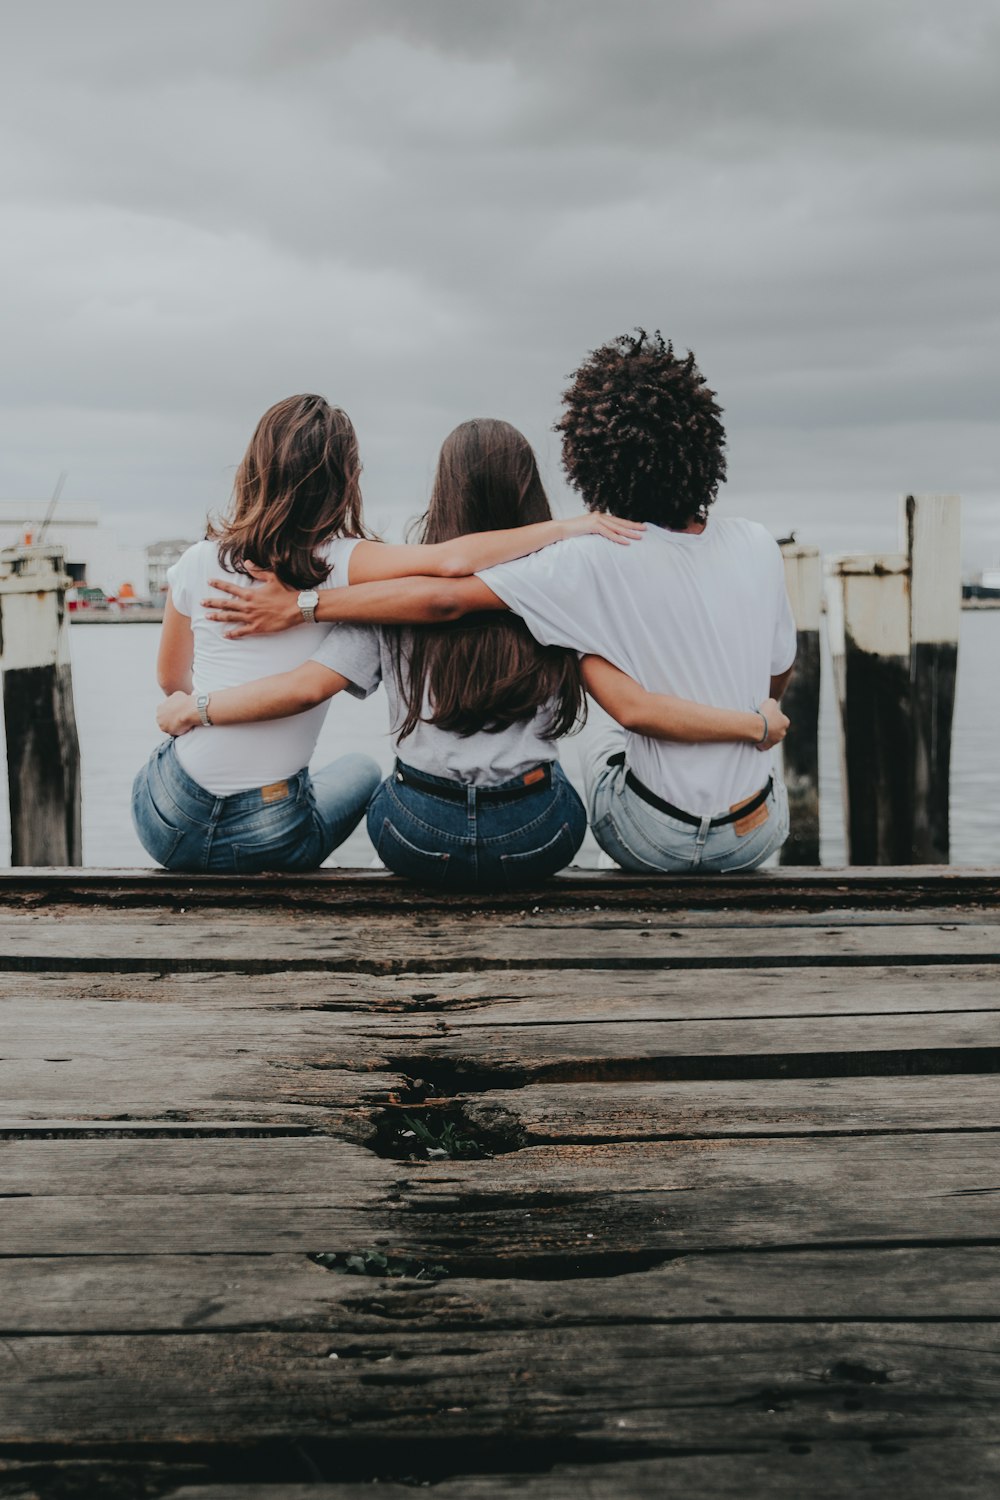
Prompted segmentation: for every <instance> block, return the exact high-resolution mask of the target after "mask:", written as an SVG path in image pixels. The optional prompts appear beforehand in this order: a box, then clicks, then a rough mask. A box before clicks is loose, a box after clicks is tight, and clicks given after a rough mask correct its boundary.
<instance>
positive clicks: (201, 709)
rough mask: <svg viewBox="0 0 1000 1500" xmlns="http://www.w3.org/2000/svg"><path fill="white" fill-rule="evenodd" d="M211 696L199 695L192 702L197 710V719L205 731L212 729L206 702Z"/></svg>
mask: <svg viewBox="0 0 1000 1500" xmlns="http://www.w3.org/2000/svg"><path fill="white" fill-rule="evenodd" d="M211 696H212V695H211V693H199V694H198V696H197V698H196V699H195V701H194V706H195V708H196V709H197V710H198V717H199V719H200V720H201V722H202V723H203V724H204V726H205V728H206V729H211V727H212V721H211V719H210V718H209V717H208V701H209V699H210V697H211Z"/></svg>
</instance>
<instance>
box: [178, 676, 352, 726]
mask: <svg viewBox="0 0 1000 1500" xmlns="http://www.w3.org/2000/svg"><path fill="white" fill-rule="evenodd" d="M346 686H347V680H346V678H344V677H341V676H340V674H339V673H338V672H334V671H331V670H330V668H328V667H323V666H321V665H320V663H319V662H313V661H308V662H305V663H304V664H303V665H302V666H301V667H296V669H295V671H294V672H283V673H281V674H280V675H278V676H274V677H260V678H258V679H257V681H256V682H248V683H244V684H242V685H241V686H240V687H231V688H220V689H218V690H217V691H216V692H214V693H209V694H208V704H207V712H208V716H209V722H210V723H211V724H213V725H217V724H252V723H257V722H259V721H261V720H264V719H287V718H290V717H291V716H292V715H293V714H300V713H304V712H305V710H306V709H307V708H313V707H315V705H316V704H317V703H323V702H325V701H326V699H327V698H330V697H332V696H333V694H334V693H337V692H339V691H340V690H341V689H342V688H344V687H346ZM156 718H157V722H158V724H159V726H160V728H161V729H162V730H163V731H164V732H165V733H166V734H172V735H180V734H187V732H188V730H190V729H197V728H198V725H199V724H201V723H202V722H203V720H202V717H201V714H200V713H199V712H198V703H197V699H196V698H195V695H194V694H193V693H183V692H178V693H174V694H173V695H172V696H171V697H170V698H168V699H167V701H166V702H165V703H163V704H161V705H160V708H159V710H158V711H157V715H156Z"/></svg>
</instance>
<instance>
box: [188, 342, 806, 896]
mask: <svg viewBox="0 0 1000 1500" xmlns="http://www.w3.org/2000/svg"><path fill="white" fill-rule="evenodd" d="M563 400H564V408H565V409H564V413H563V416H562V418H561V419H560V421H559V422H558V423H557V426H556V430H557V431H559V432H561V433H562V442H563V463H564V466H565V470H566V473H567V476H568V477H569V480H570V482H571V484H572V485H573V486H574V487H575V488H576V489H577V490H578V491H579V492H580V494H581V495H582V497H583V501H584V504H585V505H586V506H587V509H588V510H591V511H595V512H599V511H604V510H610V511H611V512H613V513H614V514H615V515H617V516H619V517H620V518H622V520H623V521H633V522H641V523H643V526H644V529H643V530H642V534H641V537H639V538H636V539H633V540H632V544H631V545H630V546H626V547H613V546H612V547H609V546H607V545H606V544H605V543H604V541H603V540H602V539H601V538H599V537H593V536H576V537H573V538H570V539H568V540H564V541H559V542H556V543H555V544H554V545H552V546H549V547H546V548H545V549H544V550H543V551H538V552H535V553H533V554H532V555H531V556H526V557H522V558H519V559H518V560H517V561H510V562H504V563H502V564H499V565H497V566H492V567H489V568H486V569H483V570H480V571H479V572H478V573H477V576H476V577H474V578H461V579H444V580H441V579H418V578H411V579H407V580H402V581H397V582H394V583H389V584H368V585H359V586H358V587H357V588H354V587H352V588H350V589H348V590H337V591H331V593H329V594H327V595H325V596H323V597H324V601H325V602H324V612H323V616H322V618H324V619H331V620H333V619H352V620H355V621H357V620H370V621H379V622H381V623H390V624H391V623H418V622H425V623H427V622H430V623H438V624H439V623H441V622H443V621H448V620H455V619H459V618H460V617H462V616H464V615H466V614H469V613H473V612H477V613H478V612H482V611H488V610H498V609H509V610H511V611H512V612H513V613H514V614H517V615H520V616H521V618H522V619H523V620H524V622H525V623H526V625H527V626H528V629H529V630H530V631H531V634H532V635H533V636H534V637H535V639H536V640H537V641H538V642H539V644H540V645H543V646H558V647H563V648H567V649H569V650H572V651H575V652H578V653H580V655H581V656H582V658H583V660H582V663H581V666H582V672H583V680H584V684H585V686H586V688H587V691H588V693H589V694H590V696H591V698H592V699H594V700H595V701H596V702H597V703H598V704H599V705H600V706H601V708H603V709H605V710H607V714H608V715H610V716H611V717H609V718H606V719H605V720H604V722H603V723H602V726H601V727H600V728H598V729H597V730H596V732H595V730H594V728H593V727H592V726H591V730H590V745H589V748H588V752H587V755H586V757H585V776H586V783H587V785H586V797H587V811H588V816H589V819H590V825H591V828H592V829H593V832H594V835H595V837H596V839H597V841H598V843H599V844H600V845H601V847H602V849H603V850H604V851H605V852H606V853H607V854H608V855H610V856H611V858H612V859H613V860H615V861H616V862H617V863H618V864H619V865H621V866H623V867H624V868H625V869H627V870H632V871H637V872H641V873H651V872H656V871H663V872H673V873H681V872H686V871H694V870H699V871H735V870H752V869H755V868H757V866H759V865H760V864H762V863H763V862H764V861H765V860H766V859H768V858H769V857H770V856H771V855H772V854H773V853H774V852H775V851H776V850H777V849H778V848H780V846H781V844H782V843H783V842H784V840H785V838H787V836H788V801H787V797H786V794H785V789H784V786H783V785H782V783H781V780H780V777H779V776H778V775H777V774H776V771H775V768H774V767H773V766H772V764H771V754H770V752H771V749H772V747H773V745H774V744H775V743H777V742H778V741H779V740H780V739H781V738H783V736H784V732H785V729H786V728H787V723H788V721H787V719H786V718H785V716H784V715H783V714H782V713H781V711H780V709H779V707H778V704H777V701H776V700H777V699H779V698H780V696H781V693H782V692H783V690H784V687H785V685H786V683H787V681H788V678H789V676H790V674H791V670H792V664H793V661H794V657H795V645H796V632H795V623H794V620H793V619H792V613H791V609H790V606H789V603H788V597H787V594H786V591H785V582H784V568H783V564H782V560H781V554H780V552H779V550H778V547H777V544H776V543H775V541H774V539H773V537H772V536H771V535H770V533H769V532H768V531H767V530H766V529H765V528H764V527H763V526H761V525H760V524H759V523H757V522H755V521H750V520H742V519H737V518H733V517H728V516H726V517H721V516H716V515H713V514H711V506H712V503H713V501H714V500H715V498H716V493H717V490H718V487H719V485H720V483H721V482H722V481H723V480H724V479H725V477H726V459H725V429H724V428H723V425H722V422H721V416H722V412H721V408H720V407H719V405H718V403H717V402H716V399H715V393H714V391H712V390H710V389H709V387H708V386H707V385H706V383H705V378H704V376H703V375H702V374H701V372H700V370H699V369H698V367H697V365H696V363H695V359H694V355H693V354H691V353H688V354H687V355H686V356H685V357H683V358H682V357H680V356H679V355H677V354H675V353H674V349H673V345H672V344H671V343H668V342H665V341H664V339H663V338H662V336H661V335H660V334H659V333H655V334H654V335H653V336H652V337H649V336H648V335H647V334H646V333H645V332H644V331H643V330H641V329H639V330H637V332H636V334H635V335H634V336H624V337H621V338H616V339H613V340H612V341H611V342H610V343H608V344H604V345H602V347H601V348H599V349H595V350H594V351H593V352H592V353H591V354H590V355H588V357H587V358H586V359H585V360H584V362H583V364H582V365H581V366H580V368H579V369H578V370H577V372H576V374H575V375H574V376H573V377H572V383H571V384H570V386H569V388H568V389H567V390H566V392H565V393H564V398H563ZM225 591H226V593H227V594H229V595H231V596H234V597H230V598H228V599H226V600H225V601H222V605H221V608H219V601H218V600H216V601H213V603H214V604H215V605H216V608H217V611H218V612H217V613H215V614H214V615H211V616H210V618H213V619H217V620H220V621H228V622H229V623H230V624H235V625H236V626H237V633H247V634H252V633H257V632H259V631H262V630H276V629H282V628H283V626H284V625H285V624H287V623H288V621H289V618H290V605H289V603H288V600H287V598H285V597H284V594H283V591H282V589H281V586H280V584H277V585H275V584H270V585H267V586H266V587H264V588H261V589H259V591H258V592H257V593H256V594H255V595H254V597H253V598H250V597H249V596H248V595H247V591H246V590H241V589H239V588H235V587H232V586H227V587H226V590H225ZM337 596H339V597H337ZM345 596H346V598H345ZM317 618H319V615H318V616H317ZM666 704H669V712H668V713H667V714H666V718H667V722H666V724H664V722H663V721H664V712H665V710H664V705H666ZM683 704H688V705H691V704H697V705H705V706H708V707H711V708H714V709H721V710H727V711H729V712H733V711H738V710H742V711H743V712H744V713H749V715H750V717H751V718H752V719H754V721H755V723H756V724H757V725H758V726H759V734H758V735H757V739H756V743H753V742H751V740H750V738H749V737H748V736H746V735H743V736H742V737H738V738H737V737H734V736H733V735H732V733H731V731H722V730H719V731H716V729H715V727H714V726H713V725H711V724H708V725H706V727H705V728H704V731H703V732H700V733H698V734H692V733H691V724H690V723H685V724H684V728H683V732H681V731H680V730H677V731H675V730H674V728H673V727H672V726H674V725H675V724H678V725H679V724H680V723H681V722H682V720H681V719H679V718H678V717H677V715H678V713H679V708H678V705H683ZM685 712H686V710H685Z"/></svg>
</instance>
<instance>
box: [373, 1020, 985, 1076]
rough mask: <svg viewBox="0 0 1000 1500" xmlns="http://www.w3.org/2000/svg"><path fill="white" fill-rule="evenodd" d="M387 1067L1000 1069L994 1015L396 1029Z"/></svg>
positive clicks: (615, 1072)
mask: <svg viewBox="0 0 1000 1500" xmlns="http://www.w3.org/2000/svg"><path fill="white" fill-rule="evenodd" d="M382 1066H383V1067H384V1068H387V1069H388V1070H390V1071H393V1070H401V1071H403V1072H405V1073H409V1074H411V1075H414V1074H415V1075H417V1076H420V1077H423V1078H428V1079H430V1080H432V1081H434V1082H438V1083H439V1084H440V1085H441V1086H442V1088H443V1089H444V1090H445V1091H447V1092H451V1091H452V1090H453V1089H456V1088H457V1089H462V1088H463V1087H468V1088H475V1087H477V1086H483V1087H491V1086H497V1085H499V1086H503V1084H504V1083H510V1084H512V1085H514V1086H518V1085H519V1084H521V1083H524V1082H527V1081H532V1080H543V1079H544V1080H560V1079H561V1080H564V1081H576V1080H586V1079H593V1080H595V1081H596V1080H600V1079H601V1078H629V1077H631V1078H650V1077H659V1078H692V1077H697V1078H712V1077H722V1078H730V1077H738V1078H765V1077H770V1076H774V1075H776V1074H786V1075H788V1076H792V1075H794V1076H798V1077H802V1076H806V1077H812V1076H822V1077H830V1076H834V1075H837V1074H841V1073H849V1074H877V1073H905V1072H914V1073H934V1072H938V1073H961V1072H963V1071H968V1072H973V1073H975V1072H995V1071H997V1070H998V1069H1000V1036H998V1027H997V1018H996V1014H995V1013H994V1012H991V1011H985V1012H975V1011H973V1012H958V1013H944V1012H941V1013H938V1014H937V1015H934V1016H926V1015H905V1014H904V1015H893V1016H821V1017H818V1018H816V1019H815V1020H813V1019H809V1018H801V1017H788V1018H783V1019H782V1020H781V1021H780V1022H776V1021H774V1020H771V1019H766V1018H762V1019H754V1020H748V1021H735V1020H734V1021H729V1020H727V1021H721V1022H718V1023H712V1022H709V1021H660V1022H656V1021H645V1022H642V1021H621V1022H617V1023H614V1024H613V1025H612V1024H599V1025H588V1024H586V1023H577V1024H572V1023H570V1024H566V1025H556V1026H551V1025H544V1024H540V1025H537V1026H532V1025H530V1024H526V1025H521V1026H507V1025H504V1024H498V1025H496V1026H494V1027H490V1026H487V1025H485V1024H478V1025H473V1026H469V1027H465V1028H463V1027H461V1026H460V1025H459V1024H457V1023H456V1022H454V1021H449V1022H443V1021H442V1022H440V1023H439V1028H438V1029H437V1030H436V1031H435V1032H434V1033H433V1034H431V1035H430V1036H428V1035H427V1033H426V1032H425V1031H421V1029H420V1028H419V1027H418V1026H415V1025H410V1026H407V1025H405V1024H402V1023H401V1024H400V1026H399V1031H398V1034H397V1036H396V1038H395V1047H394V1051H392V1052H390V1051H389V1048H388V1047H386V1055H385V1057H384V1059H383V1061H382Z"/></svg>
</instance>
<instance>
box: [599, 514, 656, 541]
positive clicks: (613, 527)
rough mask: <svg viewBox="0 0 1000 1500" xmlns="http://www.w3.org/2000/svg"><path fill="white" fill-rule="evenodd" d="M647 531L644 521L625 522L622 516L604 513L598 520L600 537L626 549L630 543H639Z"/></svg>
mask: <svg viewBox="0 0 1000 1500" xmlns="http://www.w3.org/2000/svg"><path fill="white" fill-rule="evenodd" d="M645 529H646V523H645V522H644V521H623V520H622V519H621V517H620V516H612V515H608V514H607V512H604V511H602V512H601V513H600V514H599V515H598V518H597V526H596V530H597V531H598V532H599V533H600V535H601V536H606V537H607V538H608V540H609V541H612V542H617V543H618V544H619V545H620V546H624V547H627V546H628V544H629V542H637V541H638V540H639V538H640V537H641V536H642V533H643V532H644V531H645Z"/></svg>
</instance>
